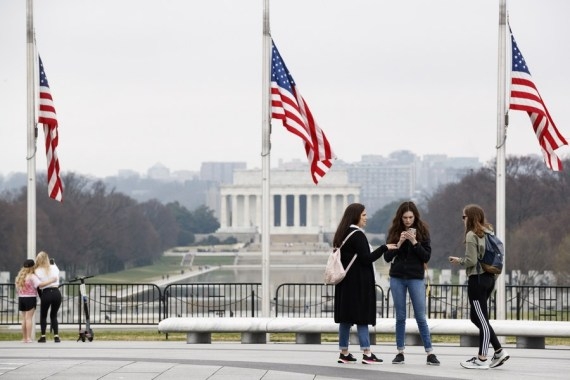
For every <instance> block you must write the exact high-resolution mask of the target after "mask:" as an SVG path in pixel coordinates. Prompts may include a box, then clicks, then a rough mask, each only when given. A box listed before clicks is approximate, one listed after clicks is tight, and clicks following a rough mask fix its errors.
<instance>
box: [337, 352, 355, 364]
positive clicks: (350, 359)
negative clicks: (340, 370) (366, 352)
mask: <svg viewBox="0 0 570 380" xmlns="http://www.w3.org/2000/svg"><path fill="white" fill-rule="evenodd" d="M337 363H341V364H353V363H356V358H355V357H354V356H352V354H348V355H343V354H340V355H339V357H338V360H337Z"/></svg>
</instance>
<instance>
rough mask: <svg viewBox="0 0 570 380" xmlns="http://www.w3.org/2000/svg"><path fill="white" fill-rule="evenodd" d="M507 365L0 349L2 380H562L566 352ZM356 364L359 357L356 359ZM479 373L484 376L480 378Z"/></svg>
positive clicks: (114, 349)
mask: <svg viewBox="0 0 570 380" xmlns="http://www.w3.org/2000/svg"><path fill="white" fill-rule="evenodd" d="M506 348H507V350H508V351H509V353H510V354H511V359H510V360H509V361H507V362H506V363H505V365H503V366H501V367H498V368H495V369H489V370H487V371H478V370H466V369H463V368H461V367H460V366H459V362H460V361H462V360H465V359H468V358H469V357H471V356H473V355H474V354H475V352H476V349H475V348H468V347H467V348H466V347H458V346H457V345H436V346H435V353H436V354H437V356H438V358H439V359H440V361H441V363H442V365H441V366H439V367H432V366H427V365H425V354H424V353H423V352H422V348H421V347H409V348H408V349H407V352H406V364H405V365H393V364H391V363H390V362H391V360H392V358H393V356H394V352H395V350H394V347H393V346H392V345H387V344H386V345H385V344H381V345H378V346H374V347H373V351H374V352H375V353H376V354H377V355H378V356H379V357H381V358H382V359H384V360H385V361H386V362H385V363H384V364H381V365H374V366H370V365H363V364H351V365H346V364H345V365H342V364H337V363H336V358H337V355H338V352H337V349H336V344H334V343H324V344H321V345H301V344H294V343H269V344H252V345H246V344H241V343H237V342H236V343H213V344H204V345H193V344H186V343H185V342H181V341H158V342H146V341H145V342H114V341H97V340H94V341H93V342H74V341H63V342H61V343H59V344H55V343H53V342H52V341H48V343H46V344H39V343H31V344H24V343H20V342H0V380H11V379H14V380H20V379H26V380H36V379H38V380H39V379H49V380H64V379H65V380H68V379H73V380H92V379H93V380H94V379H104V380H111V379H123V380H130V379H133V380H147V379H149V380H150V379H155V380H174V379H176V380H178V379H196V380H205V379H208V380H222V379H228V380H261V379H263V380H297V379H299V380H309V379H311V380H340V379H374V380H378V379H399V380H405V379H428V380H429V379H481V378H485V379H486V380H491V379H509V380H511V379H516V380H525V379H529V380H530V379H532V380H536V379H567V378H568V373H569V371H570V347H567V346H552V347H548V348H547V349H544V350H530V349H517V348H515V347H513V346H506ZM357 357H358V358H360V357H361V355H360V354H359V355H357ZM482 372H483V373H482Z"/></svg>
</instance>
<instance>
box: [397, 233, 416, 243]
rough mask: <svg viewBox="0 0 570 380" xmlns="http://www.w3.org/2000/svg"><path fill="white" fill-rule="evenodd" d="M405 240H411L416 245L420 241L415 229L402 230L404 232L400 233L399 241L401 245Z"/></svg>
mask: <svg viewBox="0 0 570 380" xmlns="http://www.w3.org/2000/svg"><path fill="white" fill-rule="evenodd" d="M404 240H409V241H410V243H412V245H416V244H417V243H418V241H417V240H416V232H415V231H410V230H407V231H402V233H401V234H400V241H399V242H398V244H399V245H401V244H402V243H403V242H404Z"/></svg>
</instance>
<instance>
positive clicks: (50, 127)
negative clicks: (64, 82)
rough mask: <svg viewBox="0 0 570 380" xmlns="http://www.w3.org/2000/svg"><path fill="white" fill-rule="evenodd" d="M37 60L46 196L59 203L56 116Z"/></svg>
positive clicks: (42, 68)
mask: <svg viewBox="0 0 570 380" xmlns="http://www.w3.org/2000/svg"><path fill="white" fill-rule="evenodd" d="M38 59H39V63H40V89H39V90H40V91H39V103H40V108H39V115H38V122H39V123H42V124H43V127H44V135H45V138H46V157H47V180H48V194H49V196H50V198H53V199H55V200H56V201H59V202H61V201H62V200H63V186H62V182H61V178H60V176H59V159H58V158H57V145H58V142H59V137H58V134H57V116H56V114H55V107H54V105H53V99H52V97H51V91H50V88H49V84H48V80H47V77H46V73H45V71H44V65H43V63H42V59H41V58H40V57H39V56H38Z"/></svg>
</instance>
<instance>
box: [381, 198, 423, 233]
mask: <svg viewBox="0 0 570 380" xmlns="http://www.w3.org/2000/svg"><path fill="white" fill-rule="evenodd" d="M408 211H411V212H412V213H413V214H414V224H412V227H413V228H415V229H416V236H417V240H419V241H423V240H426V239H428V238H429V226H428V225H427V223H426V222H424V221H423V220H422V219H421V218H420V212H419V210H418V207H417V206H416V204H415V203H414V202H412V201H407V202H403V203H401V204H400V206H398V210H396V215H394V219H392V225H391V226H390V229H389V230H388V237H387V238H386V243H397V242H398V241H399V240H400V234H401V233H402V232H403V231H405V230H406V226H405V225H404V222H403V220H402V218H403V216H404V214H405V213H406V212H408Z"/></svg>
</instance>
